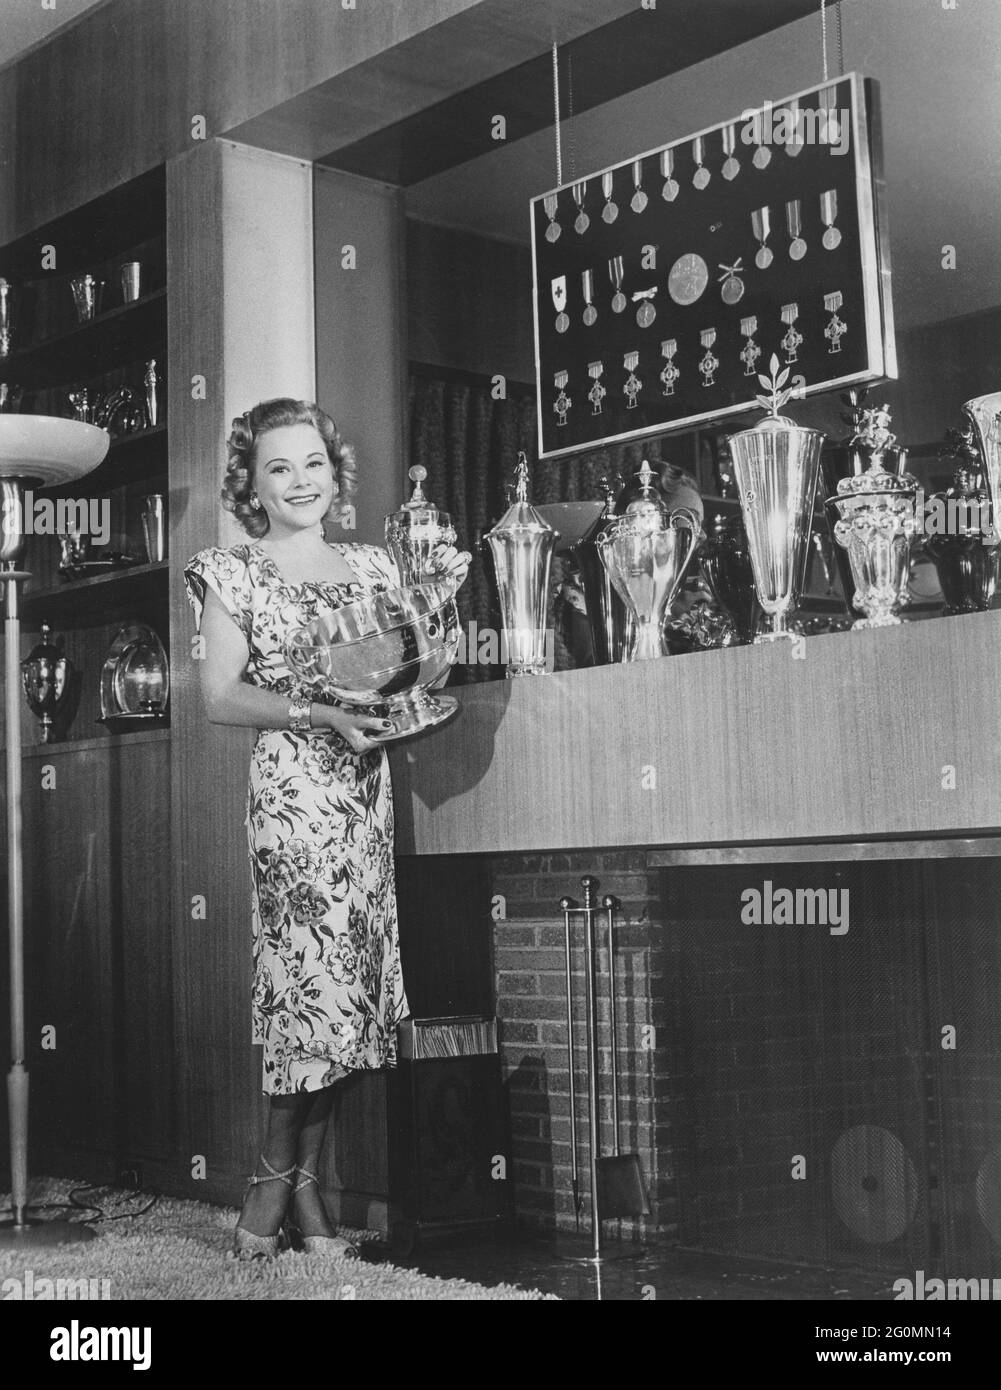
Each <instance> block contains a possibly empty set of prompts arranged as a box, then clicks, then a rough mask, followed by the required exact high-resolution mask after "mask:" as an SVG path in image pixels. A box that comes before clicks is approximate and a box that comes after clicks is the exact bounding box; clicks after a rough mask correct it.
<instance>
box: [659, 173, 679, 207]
mask: <svg viewBox="0 0 1001 1390" xmlns="http://www.w3.org/2000/svg"><path fill="white" fill-rule="evenodd" d="M661 192H662V193H663V195H664V202H665V203H673V202H674V200H675V198H676V197H677V196H678V192H679V186H678V180H677V179H668V181H667V183H665V185H664V187H663V188H662V189H661Z"/></svg>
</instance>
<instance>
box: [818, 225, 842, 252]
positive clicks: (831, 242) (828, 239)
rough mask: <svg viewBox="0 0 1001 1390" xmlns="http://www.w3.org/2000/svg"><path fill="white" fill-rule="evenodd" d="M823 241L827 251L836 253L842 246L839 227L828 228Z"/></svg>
mask: <svg viewBox="0 0 1001 1390" xmlns="http://www.w3.org/2000/svg"><path fill="white" fill-rule="evenodd" d="M822 240H823V243H824V250H825V251H835V250H836V249H837V248H838V247H839V246H840V245H841V233H840V232H839V231H838V229H837V227H828V229H827V231H826V232H825V233H824V235H823V238H822Z"/></svg>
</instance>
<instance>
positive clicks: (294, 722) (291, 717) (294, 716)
mask: <svg viewBox="0 0 1001 1390" xmlns="http://www.w3.org/2000/svg"><path fill="white" fill-rule="evenodd" d="M288 726H289V729H290V730H291V731H292V733H294V734H308V733H309V732H310V730H311V729H312V727H313V706H312V701H310V700H307V699H305V698H304V697H303V696H302V695H296V696H294V697H293V698H292V699H291V700H290V701H289V707H288Z"/></svg>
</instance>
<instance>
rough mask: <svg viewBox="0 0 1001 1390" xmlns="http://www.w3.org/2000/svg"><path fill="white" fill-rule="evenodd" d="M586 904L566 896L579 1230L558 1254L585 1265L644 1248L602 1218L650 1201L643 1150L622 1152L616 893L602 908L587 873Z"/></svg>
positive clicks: (639, 1209) (646, 1207) (641, 1209)
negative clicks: (578, 1050)
mask: <svg viewBox="0 0 1001 1390" xmlns="http://www.w3.org/2000/svg"><path fill="white" fill-rule="evenodd" d="M581 888H582V889H583V894H584V905H583V907H580V906H578V905H577V903H576V902H575V901H574V900H573V898H561V899H560V909H561V911H562V913H563V926H564V947H565V961H566V995H567V1066H568V1072H569V1092H570V1163H571V1187H572V1192H573V1203H574V1216H575V1218H576V1222H577V1231H578V1235H577V1236H575V1237H570V1236H566V1237H561V1238H560V1239H559V1240H558V1241H557V1246H556V1253H557V1254H558V1255H559V1256H560V1257H561V1258H562V1259H565V1260H573V1261H576V1262H578V1263H581V1264H593V1265H600V1264H602V1263H604V1261H606V1260H621V1259H628V1258H631V1257H633V1256H636V1255H639V1254H641V1253H642V1250H643V1247H642V1246H641V1245H634V1244H631V1243H630V1244H626V1243H625V1242H623V1241H615V1242H612V1243H611V1244H609V1243H608V1242H606V1241H605V1240H604V1238H603V1235H602V1229H601V1223H602V1222H603V1221H608V1220H612V1219H615V1218H617V1217H623V1216H648V1215H649V1214H650V1203H649V1199H648V1197H647V1191H646V1183H645V1181H644V1178H643V1169H642V1167H641V1165H640V1158H639V1154H635V1153H633V1154H622V1153H620V1152H619V1083H618V1038H617V1031H616V1018H615V940H614V921H615V909H616V907H617V906H618V903H617V902H616V900H615V898H613V897H611V896H609V895H606V896H605V897H604V898H603V899H602V904H601V907H600V908H599V907H598V905H597V902H596V894H597V890H598V880H597V879H596V878H592V877H591V876H590V875H586V876H585V877H584V878H582V879H581ZM599 913H604V915H605V921H606V933H607V943H608V987H609V1001H608V1019H609V1030H608V1031H609V1048H610V1053H611V1066H610V1072H611V1093H612V1131H613V1152H612V1153H611V1154H609V1155H605V1156H601V1155H600V1154H599V1149H600V1147H601V1111H600V1105H599V1096H598V1071H599V1053H598V988H597V959H596V950H595V920H594V919H595V917H596V916H597V915H598V914H599ZM577 916H579V917H582V918H583V919H584V985H585V1001H586V1019H587V1052H586V1061H587V1115H588V1167H589V1178H590V1185H589V1191H590V1198H591V1202H590V1217H591V1233H590V1243H589V1246H586V1245H585V1244H584V1241H583V1239H582V1238H581V1237H580V1235H579V1232H580V1214H581V1211H582V1209H583V1198H582V1197H581V1194H580V1169H579V1165H578V1161H577V1085H576V1080H575V1075H574V1064H575V1057H574V1009H573V1003H574V1001H573V931H572V922H571V919H572V918H573V917H577Z"/></svg>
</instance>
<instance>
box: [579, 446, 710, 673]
mask: <svg viewBox="0 0 1001 1390" xmlns="http://www.w3.org/2000/svg"><path fill="white" fill-rule="evenodd" d="M636 476H637V477H638V478H639V480H640V494H639V496H638V497H636V498H635V499H634V500H633V501H632V502H630V503H629V505H628V506H627V507H626V510H625V511H624V512H623V514H622V515H621V516H618V517H615V518H613V519H612V520H611V521H610V522H609V523H608V525H607V526H606V528H605V530H604V531H603V532H602V533H601V535H600V536H599V537H598V540H597V546H598V553H599V555H600V556H601V560H602V563H603V564H604V566H605V569H606V570H607V571H608V576H609V578H610V579H611V581H612V583H613V584H614V586H615V588H616V590H617V591H618V593H619V595H620V596H621V598H622V600H623V602H624V603H625V605H626V607H627V609H628V610H629V612H630V614H631V615H632V618H633V624H634V628H633V637H632V641H631V644H630V646H629V650H628V651H627V652H626V655H625V657H624V658H623V660H625V661H649V660H651V659H653V658H655V657H659V656H667V655H668V654H669V653H668V647H667V639H666V637H665V635H664V622H665V620H666V618H667V615H668V612H669V611H670V607H671V603H672V602H673V600H674V596H675V594H676V593H677V592H678V585H679V584H680V583H681V581H682V579H683V578H684V575H685V571H686V570H687V568H688V565H689V562H690V561H691V558H692V556H693V555H694V553H695V550H696V547H697V546H698V545H699V542H700V541H701V540H702V539H703V533H702V528H701V525H700V522H699V518H698V517H697V516H696V514H695V513H694V512H693V511H692V510H691V509H690V508H689V507H675V508H674V509H673V510H670V509H669V508H668V507H667V506H665V504H664V502H663V501H662V500H661V498H660V497H659V495H658V493H657V491H656V489H655V488H654V477H655V475H654V472H653V469H652V468H651V467H650V465H649V463H647V462H644V464H643V467H642V468H641V469H640V471H639V473H638V474H637V475H636Z"/></svg>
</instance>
